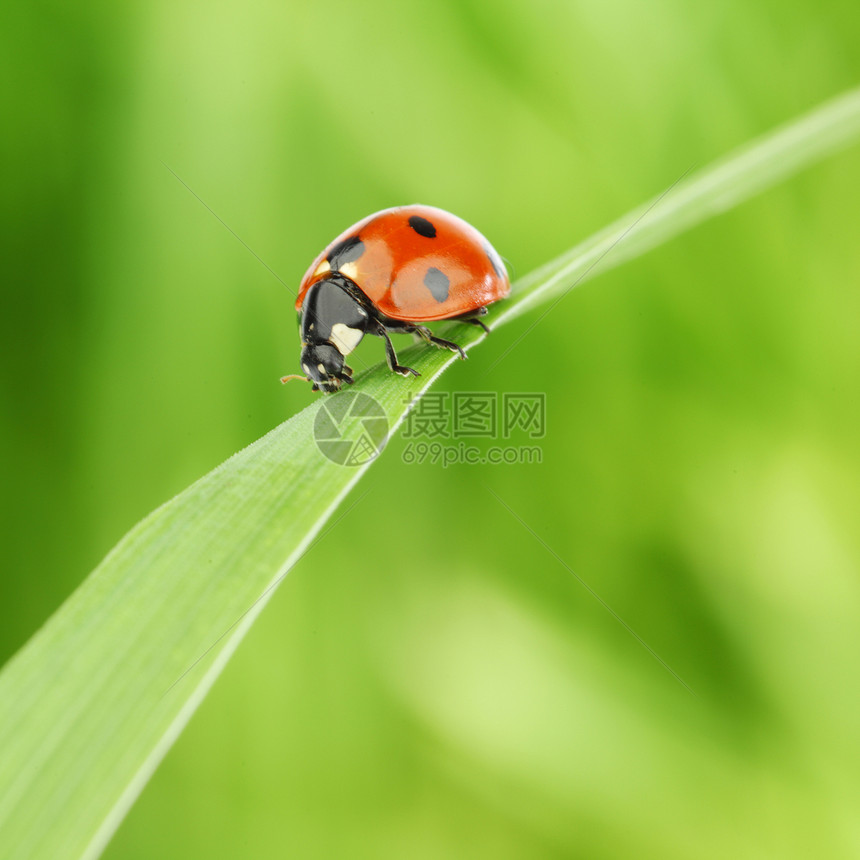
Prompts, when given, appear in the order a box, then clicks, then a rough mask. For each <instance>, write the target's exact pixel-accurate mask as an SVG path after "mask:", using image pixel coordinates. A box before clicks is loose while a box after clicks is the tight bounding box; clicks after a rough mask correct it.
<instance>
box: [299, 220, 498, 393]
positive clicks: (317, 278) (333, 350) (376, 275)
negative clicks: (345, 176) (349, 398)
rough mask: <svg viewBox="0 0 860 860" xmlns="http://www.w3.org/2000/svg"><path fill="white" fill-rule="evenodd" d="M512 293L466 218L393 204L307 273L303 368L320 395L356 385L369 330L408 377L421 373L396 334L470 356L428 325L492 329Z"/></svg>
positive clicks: (346, 235)
mask: <svg viewBox="0 0 860 860" xmlns="http://www.w3.org/2000/svg"><path fill="white" fill-rule="evenodd" d="M510 289H511V285H510V281H509V279H508V274H507V272H506V270H505V266H504V263H502V260H501V257H499V255H498V254H497V253H496V251H495V249H494V248H493V246H492V245H490V243H489V242H488V241H487V240H486V239H485V238H484V237H483V236H482V235H481V234H480V233H479V232H478V231H477V230H476V229H475V228H474V227H472V226H471V225H470V224H467V223H466V222H465V221H463V220H462V219H461V218H458V217H457V216H456V215H452V214H451V213H450V212H445V211H444V210H443V209H436V208H435V207H433V206H419V205H414V206H398V207H395V208H393V209H384V210H383V211H381V212H377V213H375V214H374V215H370V216H368V217H367V218H365V219H364V220H363V221H359V222H358V223H357V224H354V225H353V226H352V227H350V228H349V229H348V230H346V231H345V232H343V233H342V234H341V235H340V236H338V237H337V239H335V240H334V241H333V242H332V243H331V244H330V245H329V246H328V247H327V248H326V249H325V250H324V251H323V252H322V253H321V254H320V255H319V256H318V257H317V258H316V260H314V262H313V263H312V264H311V266H310V268H309V269H308V271H307V272H306V273H305V276H304V278H302V283H301V286H300V288H299V294H298V298H297V299H296V310H297V311H298V312H299V315H300V331H301V339H302V355H301V364H302V370H304V372H305V374H306V375H307V376H306V378H307V380H308V381H310V382H312V383H313V390H314V391H325V392H332V391H337V390H339V389H340V388H341V386H342V385H343V384H344V383H347V384H350V385H351V384H352V382H353V379H352V374H353V371H352V368H350V367H349V366H348V365H347V364H346V363H345V358H346V356H347V355H349V353H351V352H352V351H353V350H354V349H355V348H356V346H358V344H359V342H360V341H361V339H362V338H363V337H364V335H365V334H374V335H377V336H378V337H381V338H382V339H383V340H384V341H385V355H386V359H387V361H388V366H389V368H390V369H391V370H392V371H393V372H394V373H399V374H400V375H401V376H408V375H409V374H413V375H415V376H418V375H419V374H418V371H417V370H414V369H413V368H411V367H404V366H402V365H401V364H399V363H398V361H397V354H396V353H395V351H394V346H393V345H392V343H391V338H390V337H389V334H390V333H397V334H400V333H413V334H416V335H417V336H418V337H420V338H421V339H422V340H423V341H425V342H426V343H428V344H433V345H434V346H437V347H439V348H441V349H450V350H451V351H452V352H459V353H460V357H461V358H465V357H466V354H465V353H464V352H463V350H462V348H461V347H459V346H458V345H457V344H456V343H454V342H453V341H450V340H444V339H443V338H440V337H436V336H435V335H434V334H433V333H432V332H431V331H430V329H429V328H427V326H426V325H424V323H426V322H432V321H434V320H447V319H457V320H462V321H463V322H469V323H472V324H473V325H477V326H480V327H481V328H483V329H484V331H489V330H488V329H487V327H486V326H485V325H484V323H483V322H481V320H480V319H479V317H481V316H482V315H483V314H485V313H486V312H487V305H489V304H491V303H492V302H495V301H498V300H499V299H503V298H505V296H507V295H508V294H509V293H510ZM291 378H296V377H284V379H283V380H282V381H287V380H288V379H291ZM298 378H304V377H298Z"/></svg>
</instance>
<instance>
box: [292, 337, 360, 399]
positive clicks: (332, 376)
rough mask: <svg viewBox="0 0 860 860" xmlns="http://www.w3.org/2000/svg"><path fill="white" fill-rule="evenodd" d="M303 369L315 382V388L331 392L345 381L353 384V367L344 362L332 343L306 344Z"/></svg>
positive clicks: (303, 353)
mask: <svg viewBox="0 0 860 860" xmlns="http://www.w3.org/2000/svg"><path fill="white" fill-rule="evenodd" d="M302 370H304V372H305V373H306V374H307V375H308V379H309V380H310V381H311V382H313V384H314V390H317V389H319V390H320V391H325V392H329V393H331V392H332V391H339V390H340V387H341V386H342V385H343V383H344V382H346V383H347V384H348V385H352V376H351V373H352V369H351V368H349V367H347V366H346V365H345V364H344V363H343V356H342V355H341V353H340V352H339V351H338V350H337V349H336V348H335V347H334V346H332V345H331V344H330V343H307V344H305V347H304V349H303V350H302Z"/></svg>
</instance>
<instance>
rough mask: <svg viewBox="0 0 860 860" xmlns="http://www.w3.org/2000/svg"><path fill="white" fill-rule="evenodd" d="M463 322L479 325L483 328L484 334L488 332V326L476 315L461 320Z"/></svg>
mask: <svg viewBox="0 0 860 860" xmlns="http://www.w3.org/2000/svg"><path fill="white" fill-rule="evenodd" d="M463 322H465V323H471V324H472V325H476V326H480V327H481V328H482V329H483V330H484V334H489V333H490V328H489V326H487V325H486V324H485V323H483V322H482V321H481V320H479V319H478V318H477V317H469V319H466V320H463Z"/></svg>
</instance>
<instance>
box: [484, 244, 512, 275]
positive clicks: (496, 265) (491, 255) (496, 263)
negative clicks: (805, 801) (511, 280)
mask: <svg viewBox="0 0 860 860" xmlns="http://www.w3.org/2000/svg"><path fill="white" fill-rule="evenodd" d="M484 253H485V254H486V255H487V259H488V260H489V261H490V263H492V266H493V269H494V271H495V273H496V274H497V275H498V276H499V277H500V278H504V277H505V275H506V274H507V272H506V271H505V267H504V264H503V263H502V261H501V260H500V259H499V255H498V254H497V253H496V252H495V251H494V250H493V249H492V248H491V247H490V246H489V245H484Z"/></svg>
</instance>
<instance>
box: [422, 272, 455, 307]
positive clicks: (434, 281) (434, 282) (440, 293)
mask: <svg viewBox="0 0 860 860" xmlns="http://www.w3.org/2000/svg"><path fill="white" fill-rule="evenodd" d="M424 286H425V287H427V289H428V290H430V292H431V293H432V295H433V298H434V299H436V301H437V302H444V301H445V299H447V298H448V288H449V287H450V286H451V282H450V281H449V280H448V276H447V275H446V274H445V273H444V272H440V271H439V270H438V269H436V268H434V267H432V266H431V267H430V268H429V269H428V270H427V274H426V275H424Z"/></svg>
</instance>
